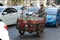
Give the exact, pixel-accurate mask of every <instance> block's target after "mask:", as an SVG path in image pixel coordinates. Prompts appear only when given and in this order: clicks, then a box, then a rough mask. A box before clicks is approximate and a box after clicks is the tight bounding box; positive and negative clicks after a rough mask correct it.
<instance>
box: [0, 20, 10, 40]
mask: <svg viewBox="0 0 60 40" xmlns="http://www.w3.org/2000/svg"><path fill="white" fill-rule="evenodd" d="M7 29H8V28H7V25H6V24H5V23H4V22H2V21H1V19H0V40H9V34H8V30H7Z"/></svg>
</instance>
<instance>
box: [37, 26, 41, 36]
mask: <svg viewBox="0 0 60 40" xmlns="http://www.w3.org/2000/svg"><path fill="white" fill-rule="evenodd" d="M40 32H41V31H40V26H38V27H37V36H38V37H40V36H41V33H40Z"/></svg>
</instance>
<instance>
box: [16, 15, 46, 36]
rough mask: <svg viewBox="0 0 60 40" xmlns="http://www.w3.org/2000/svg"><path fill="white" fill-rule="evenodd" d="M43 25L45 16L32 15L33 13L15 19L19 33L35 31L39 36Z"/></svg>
mask: <svg viewBox="0 0 60 40" xmlns="http://www.w3.org/2000/svg"><path fill="white" fill-rule="evenodd" d="M44 27H45V18H43V17H38V16H33V15H27V16H26V17H24V16H23V15H21V16H20V17H19V18H18V19H17V27H16V28H17V29H18V31H19V33H20V34H21V35H24V33H25V32H26V31H27V32H29V33H32V32H36V33H37V36H40V35H41V34H42V33H43V31H44Z"/></svg>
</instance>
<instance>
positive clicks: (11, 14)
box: [0, 6, 20, 25]
mask: <svg viewBox="0 0 60 40" xmlns="http://www.w3.org/2000/svg"><path fill="white" fill-rule="evenodd" d="M19 15H20V14H19V12H18V10H16V9H15V8H12V7H6V6H0V19H1V20H3V22H4V23H5V24H6V25H11V24H16V20H17V17H18V16H19Z"/></svg>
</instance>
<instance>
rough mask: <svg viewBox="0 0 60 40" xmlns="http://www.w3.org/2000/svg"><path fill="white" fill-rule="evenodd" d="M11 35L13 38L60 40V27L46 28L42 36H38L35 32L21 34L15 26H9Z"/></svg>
mask: <svg viewBox="0 0 60 40" xmlns="http://www.w3.org/2000/svg"><path fill="white" fill-rule="evenodd" d="M8 32H9V36H10V39H11V40H60V28H56V27H55V28H45V29H44V33H43V36H42V37H37V36H36V35H35V33H33V34H29V33H27V32H26V33H25V34H24V35H22V36H21V35H19V32H18V30H17V29H16V28H15V26H11V27H9V28H8Z"/></svg>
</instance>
